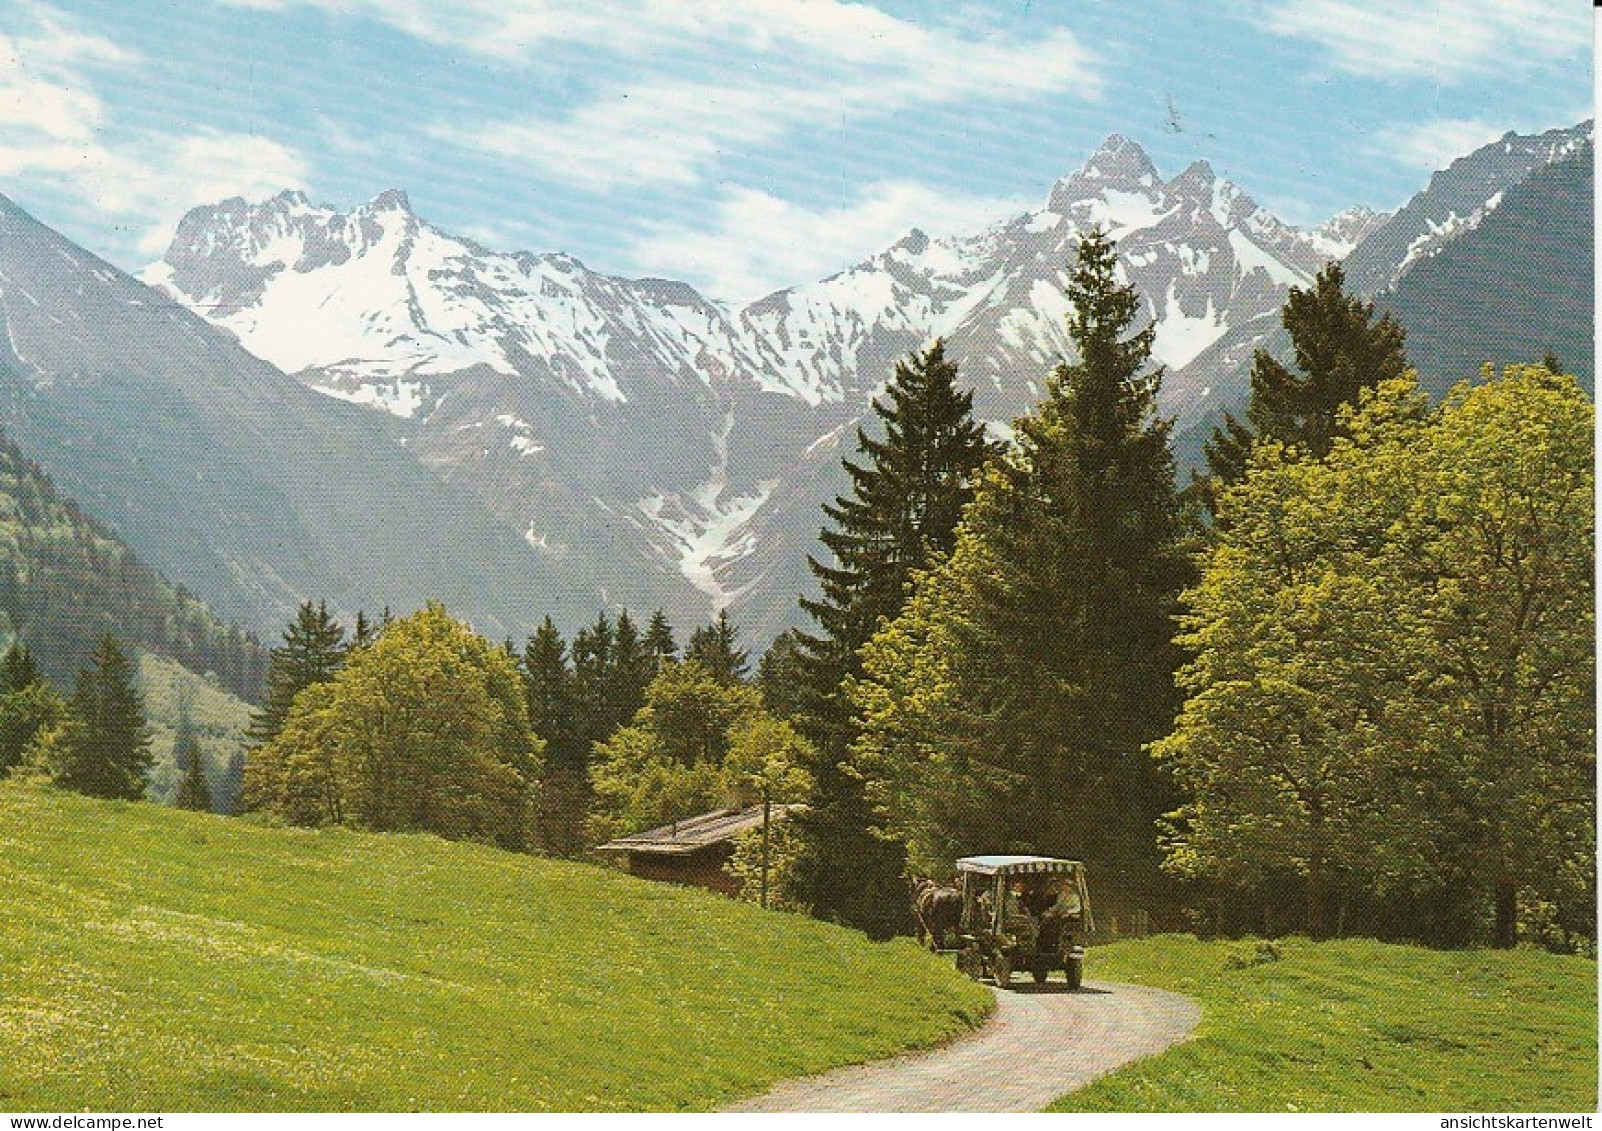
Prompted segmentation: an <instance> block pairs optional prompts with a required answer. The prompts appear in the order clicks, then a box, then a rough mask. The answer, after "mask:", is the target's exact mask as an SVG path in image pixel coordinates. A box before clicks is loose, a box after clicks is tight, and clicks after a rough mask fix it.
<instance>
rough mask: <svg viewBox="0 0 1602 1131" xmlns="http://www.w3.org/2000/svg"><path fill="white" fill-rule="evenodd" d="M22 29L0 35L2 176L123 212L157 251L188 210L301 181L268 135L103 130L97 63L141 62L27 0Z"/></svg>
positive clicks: (302, 173) (300, 172) (302, 171)
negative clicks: (23, 179)
mask: <svg viewBox="0 0 1602 1131" xmlns="http://www.w3.org/2000/svg"><path fill="white" fill-rule="evenodd" d="M24 14H25V15H26V16H27V17H30V23H31V26H29V27H28V30H27V31H25V32H23V33H20V34H13V35H9V36H7V35H0V175H3V176H7V177H17V176H22V175H27V176H29V177H30V178H32V179H33V180H35V181H36V182H38V183H41V184H47V185H49V186H51V188H53V189H54V190H55V191H56V192H59V193H61V194H62V195H63V196H66V197H69V198H72V199H74V200H76V201H78V202H79V203H80V204H82V205H86V206H89V207H91V208H93V209H94V210H95V211H96V212H97V213H100V214H103V215H108V216H115V217H120V218H126V219H127V220H128V221H129V222H131V224H132V225H133V226H134V227H136V228H137V229H138V230H139V232H140V235H139V238H138V248H139V250H140V251H142V252H145V253H147V254H148V253H152V252H155V253H159V252H160V251H162V250H163V249H164V248H165V246H166V241H167V240H168V239H170V238H171V236H172V231H173V227H174V226H175V225H176V223H177V221H178V219H179V218H180V217H181V216H182V215H183V214H184V212H185V211H187V210H188V209H189V208H191V207H193V206H195V205H197V204H202V203H209V202H211V201H215V200H217V199H219V198H221V197H225V196H232V195H264V194H266V193H270V192H277V191H279V190H280V189H283V188H285V187H286V186H287V187H298V186H302V185H304V184H305V181H306V178H307V167H306V163H305V161H304V160H303V159H302V158H301V157H300V156H299V155H298V154H297V153H295V152H294V151H293V150H291V149H289V148H288V147H286V146H283V145H280V144H279V143H277V142H274V141H271V140H269V139H267V138H263V137H257V136H252V135H245V134H234V133H226V132H222V131H216V130H201V131H198V132H196V133H193V134H177V133H155V132H144V133H138V134H128V135H123V136H118V137H117V138H116V139H115V140H114V141H113V140H110V139H109V138H108V129H107V127H108V123H107V121H106V112H105V108H104V106H103V105H102V103H101V101H100V99H99V97H98V96H97V95H96V94H95V91H94V71H95V69H96V68H100V67H122V68H126V67H131V66H135V65H139V64H141V63H142V60H141V59H140V58H139V57H138V56H137V55H136V54H135V53H133V52H131V51H129V50H127V49H125V48H123V47H121V46H120V45H118V44H115V43H112V42H111V41H110V40H107V39H104V38H101V37H98V36H95V35H92V34H90V33H87V32H84V31H82V30H80V29H78V28H77V27H76V26H75V25H74V24H72V23H71V22H70V21H69V20H68V19H67V17H65V16H63V15H61V14H60V13H59V12H57V11H56V10H55V9H53V8H50V7H47V6H44V5H33V6H31V7H30V8H28V9H27V10H26V12H25V13H24Z"/></svg>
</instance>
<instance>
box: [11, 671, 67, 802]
mask: <svg viewBox="0 0 1602 1131" xmlns="http://www.w3.org/2000/svg"><path fill="white" fill-rule="evenodd" d="M65 710H66V705H65V704H64V703H63V702H62V700H61V696H60V695H59V694H58V693H57V692H56V690H55V689H54V688H53V687H51V686H50V685H49V684H48V683H46V682H45V680H44V677H43V676H42V675H41V674H40V672H39V665H38V663H37V662H36V661H35V660H34V658H33V653H32V652H30V651H29V650H28V649H27V648H26V647H24V646H23V645H22V644H21V643H20V642H18V643H13V644H12V645H11V647H10V648H9V649H8V650H7V651H6V654H5V657H4V658H3V659H0V775H4V774H6V773H7V772H9V771H10V770H12V769H13V768H15V767H16V766H18V765H20V764H21V763H22V762H23V761H24V759H25V758H26V757H27V756H28V752H29V750H30V748H31V747H32V746H33V743H34V740H35V739H36V738H38V736H39V735H40V734H41V733H43V732H44V731H45V730H47V729H48V728H50V727H52V726H54V725H55V724H56V723H57V722H59V721H60V719H61V715H62V713H63V712H64V711H65Z"/></svg>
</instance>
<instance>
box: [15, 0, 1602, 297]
mask: <svg viewBox="0 0 1602 1131" xmlns="http://www.w3.org/2000/svg"><path fill="white" fill-rule="evenodd" d="M1591 105H1592V16H1591V13H1590V11H1589V10H1588V9H1587V8H1585V7H1584V6H1583V5H1581V4H1580V3H1578V0H1507V2H1503V3H1492V2H1487V0H1482V2H1481V3H1479V4H1460V3H1445V2H1438V0H1417V2H1413V3H1380V2H1377V0H1290V2H1277V3H1270V2H1256V0H1215V2H1214V3H1211V4H1197V3H1195V2H1194V0H1185V2H1173V3H1169V2H1165V0H1141V2H1140V3H1138V4H1137V3H1131V2H1128V0H1106V2H1099V0H1073V2H1066V0H1064V2H1049V0H992V2H990V3H986V4H966V3H960V2H949V3H939V2H931V3H912V2H901V0H883V2H879V3H875V4H872V5H869V4H846V3H838V2H835V0H738V2H706V3H692V2H689V0H683V2H664V0H630V2H620V0H582V2H581V0H214V2H208V0H190V2H179V0H139V2H137V3H129V2H126V0H55V2H52V3H38V2H34V0H0V192H4V193H5V194H6V195H8V196H10V197H11V198H12V199H14V200H15V201H17V202H18V203H19V204H21V205H22V206H23V207H25V208H27V209H28V210H29V211H31V212H33V213H34V214H35V215H36V216H38V217H39V218H40V219H42V220H44V221H45V222H46V223H49V224H51V225H52V226H54V227H56V228H58V229H60V230H62V231H63V232H65V233H66V234H67V235H69V236H70V237H72V238H73V239H75V240H77V241H78V242H80V243H82V244H84V245H85V246H86V247H88V248H89V249H90V250H92V251H95V252H97V253H99V254H101V255H103V256H105V257H106V258H108V259H110V260H111V261H113V262H114V263H116V264H118V265H119V266H122V267H124V268H129V269H133V268H137V267H140V266H142V265H144V264H145V263H148V262H150V261H152V260H154V259H156V258H159V256H160V254H161V252H162V251H163V250H164V249H165V246H166V243H167V240H168V238H169V237H170V235H171V233H172V231H173V228H174V226H175V224H176V222H177V221H178V219H179V218H180V217H181V216H182V215H183V213H184V212H185V211H186V210H187V209H188V208H190V207H193V206H195V205H197V204H205V203H212V202H215V201H217V200H220V199H223V198H225V197H228V196H234V195H242V196H245V197H246V198H249V199H261V198H264V197H266V196H270V195H272V194H273V193H275V192H277V191H279V190H281V189H284V188H299V189H303V190H304V191H306V192H307V193H308V195H310V196H311V197H312V199H313V200H315V201H317V202H319V203H327V204H331V205H335V206H338V207H340V208H349V207H352V206H355V205H357V204H359V203H361V202H362V201H364V200H367V199H369V198H371V197H373V196H375V195H377V194H378V193H380V192H382V191H384V190H385V189H388V188H402V189H405V190H407V192H408V193H409V194H410V197H411V200H412V204H413V207H414V209H415V210H416V211H417V212H419V213H420V214H421V215H423V216H424V217H426V218H427V219H429V220H430V221H432V222H433V223H434V224H436V225H437V226H439V227H441V228H443V229H445V230H446V231H450V232H455V233H458V234H463V235H469V236H472V237H474V238H476V239H478V240H480V241H481V242H483V243H485V244H487V245H489V246H490V247H493V248H496V249H498V250H529V251H565V252H568V253H571V254H573V255H576V256H577V257H578V258H580V259H582V260H584V261H585V263H586V264H588V265H589V266H590V267H592V268H594V269H596V270H601V271H606V272H611V273H616V274H627V275H645V274H651V275H662V276H666V277H671V278H679V279H685V280H688V281H690V282H692V283H694V284H696V285H697V286H699V287H701V288H702V289H703V290H705V291H706V292H707V293H709V294H711V295H714V296H716V297H719V298H724V299H730V300H740V299H747V298H752V297H756V296H758V295H760V294H762V293H765V292H766V291H768V290H771V289H774V288H777V287H780V286H785V285H789V284H792V283H800V282H806V281H809V280H812V279H815V278H819V277H821V276H823V275H825V274H828V273H829V272H831V271H833V270H836V269H838V268H840V267H843V266H845V265H848V264H850V263H852V262H855V261H856V260H858V259H861V258H863V257H864V256H866V255H869V254H872V253H873V252H875V251H877V250H879V249H881V248H882V247H884V246H885V245H887V244H888V243H890V242H892V241H893V240H895V239H896V238H897V237H898V236H899V235H901V234H902V233H903V232H905V231H906V229H907V228H909V227H911V226H913V225H914V224H916V225H919V226H921V227H923V228H925V229H926V230H928V231H930V232H931V233H933V234H942V233H965V232H971V231H976V230H978V229H980V228H982V227H983V226H985V225H986V224H987V223H988V222H990V221H992V220H995V219H999V218H1001V217H1003V216H1005V215H1008V214H1010V213H1012V212H1015V211H1018V210H1021V209H1024V208H1031V207H1039V206H1040V205H1041V204H1042V203H1043V202H1044V200H1045V197H1046V194H1047V192H1048V191H1049V189H1050V186H1051V184H1052V182H1054V181H1055V180H1056V179H1057V178H1059V177H1061V176H1063V175H1065V174H1067V173H1069V172H1071V171H1073V170H1074V169H1076V168H1077V167H1078V166H1079V165H1080V164H1081V163H1082V162H1083V161H1084V159H1085V158H1086V157H1087V156H1088V155H1089V154H1090V153H1091V152H1092V151H1093V150H1094V148H1095V147H1096V145H1097V144H1099V143H1100V141H1101V140H1102V139H1103V138H1104V137H1105V136H1106V135H1107V134H1109V133H1113V132H1118V133H1123V134H1125V135H1127V136H1129V137H1132V138H1134V139H1135V140H1136V141H1138V142H1139V143H1140V144H1141V145H1142V146H1144V147H1145V148H1146V149H1147V150H1148V152H1150V153H1151V155H1152V157H1153V159H1154V160H1155V161H1156V163H1157V166H1158V168H1159V169H1160V170H1161V171H1162V172H1163V173H1164V174H1165V175H1173V174H1175V173H1178V172H1179V171H1180V170H1181V169H1182V168H1184V166H1185V165H1187V164H1189V163H1190V162H1191V161H1193V160H1195V159H1196V158H1202V157H1204V158H1207V159H1208V160H1209V161H1211V163H1212V164H1213V166H1214V168H1215V169H1216V170H1217V171H1218V172H1219V173H1220V174H1222V175H1224V176H1227V177H1229V178H1230V179H1231V180H1233V181H1235V182H1236V183H1237V184H1239V185H1240V186H1241V187H1242V188H1244V189H1246V190H1247V191H1248V192H1249V193H1251V194H1252V195H1253V197H1254V198H1256V199H1257V201H1258V202H1259V203H1260V204H1262V205H1264V206H1266V207H1268V208H1269V209H1270V210H1271V211H1274V212H1275V213H1277V214H1278V215H1280V216H1281V217H1282V218H1284V219H1286V220H1288V221H1291V222H1293V223H1304V224H1306V223H1316V222H1317V221H1319V220H1322V219H1324V218H1326V217H1328V216H1329V215H1331V214H1333V213H1334V212H1337V211H1339V210H1340V209H1342V208H1346V207H1349V206H1351V205H1355V204H1365V205H1368V206H1370V207H1374V208H1394V207H1395V206H1397V205H1398V204H1400V203H1402V202H1403V201H1405V200H1406V199H1407V197H1409V196H1410V195H1411V194H1412V193H1413V192H1415V191H1417V190H1418V189H1419V188H1420V187H1422V185H1423V184H1424V182H1425V180H1426V179H1427V177H1428V174H1429V173H1430V171H1432V170H1433V169H1435V168H1437V167H1439V166H1440V165H1442V164H1444V163H1445V162H1446V161H1448V160H1449V159H1450V158H1451V157H1453V156H1457V155H1460V154H1461V153H1464V152H1467V151H1468V150H1469V149H1472V148H1474V147H1475V146H1477V145H1479V144H1481V143H1483V142H1485V141H1488V140H1491V139H1492V138H1494V137H1497V136H1499V135H1500V134H1501V133H1503V132H1505V131H1507V130H1509V129H1513V130H1518V131H1521V132H1528V131H1536V130H1541V129H1547V128H1552V127H1555V126H1566V125H1572V124H1574V123H1575V122H1577V121H1580V120H1581V119H1583V118H1586V117H1589V116H1590V115H1591Z"/></svg>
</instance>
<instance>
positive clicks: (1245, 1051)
mask: <svg viewBox="0 0 1602 1131" xmlns="http://www.w3.org/2000/svg"><path fill="white" fill-rule="evenodd" d="M1275 954H1277V955H1278V957H1277V958H1274V957H1272V956H1273V955H1275ZM1098 977H1099V978H1106V979H1109V980H1116V981H1128V982H1138V983H1141V984H1144V985H1149V986H1158V987H1161V988H1164V989H1169V990H1175V991H1177V992H1179V993H1183V994H1188V995H1189V996H1191V997H1193V998H1195V999H1196V1000H1197V1001H1198V1002H1200V1003H1201V1008H1202V1020H1201V1024H1200V1026H1199V1027H1198V1028H1197V1030H1196V1034H1195V1036H1194V1037H1193V1039H1192V1040H1190V1041H1189V1042H1187V1043H1185V1044H1183V1045H1179V1046H1177V1047H1175V1048H1173V1049H1170V1050H1169V1051H1168V1052H1166V1053H1163V1054H1162V1055H1160V1056H1156V1057H1153V1058H1151V1059H1148V1060H1144V1061H1140V1062H1137V1063H1135V1064H1132V1065H1130V1066H1128V1067H1127V1068H1124V1069H1122V1070H1120V1071H1118V1072H1115V1073H1113V1074H1111V1075H1109V1076H1105V1077H1103V1078H1102V1079H1101V1080H1099V1081H1097V1082H1096V1083H1094V1084H1092V1085H1090V1086H1089V1087H1087V1088H1083V1089H1080V1090H1079V1091H1077V1092H1074V1093H1072V1094H1070V1095H1067V1096H1064V1097H1062V1098H1061V1099H1059V1100H1058V1101H1057V1102H1056V1103H1055V1104H1053V1105H1052V1107H1051V1109H1050V1110H1052V1111H1264V1112H1268V1111H1314V1112H1348V1111H1473V1112H1484V1111H1492V1112H1494V1111H1558V1112H1563V1111H1595V1110H1596V1107H1597V967H1596V962H1595V961H1593V960H1590V959H1583V958H1574V957H1568V956H1563V955H1555V954H1548V953H1545V952H1543V951H1536V950H1516V951H1489V950H1476V951H1435V950H1424V949H1421V948H1417V947H1406V946H1392V945H1387V944H1384V943H1376V942H1369V941H1361V940H1344V941H1340V942H1327V943H1313V942H1309V941H1307V940H1305V939H1289V940H1283V941H1280V942H1277V943H1274V944H1272V945H1270V944H1266V943H1255V942H1200V941H1198V940H1196V939H1194V938H1191V937H1189V936H1179V935H1164V936H1159V937H1156V938H1150V939H1143V940H1139V941H1131V942H1120V943H1114V944H1112V945H1109V946H1104V947H1097V948H1093V949H1092V950H1091V952H1090V959H1089V964H1088V966H1087V970H1086V979H1087V980H1088V981H1092V982H1094V980H1095V979H1096V978H1098Z"/></svg>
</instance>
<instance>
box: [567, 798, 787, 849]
mask: <svg viewBox="0 0 1602 1131" xmlns="http://www.w3.org/2000/svg"><path fill="white" fill-rule="evenodd" d="M799 808H801V806H799V805H775V806H773V807H772V815H773V819H775V820H778V819H779V818H781V817H783V816H784V815H785V814H786V813H788V812H790V811H791V810H792V809H799ZM761 824H762V806H760V805H748V806H746V807H745V808H744V809H714V810H713V811H712V812H710V813H701V814H698V815H696V816H694V817H686V818H685V819H684V820H682V821H674V822H673V823H672V824H670V825H662V826H661V827H660V828H655V829H647V830H645V831H644V832H641V833H631V834H630V835H628V836H621V837H618V838H617V839H616V840H609V841H607V842H606V843H605V844H602V845H599V846H597V847H596V851H597V852H643V853H649V854H652V855H658V856H687V855H689V854H690V853H692V852H699V851H701V850H702V849H703V848H710V847H711V846H713V845H715V844H722V843H724V842H725V841H729V840H733V839H734V838H735V837H737V836H739V835H740V834H741V833H743V832H745V831H746V830H747V829H754V828H759V827H760V826H761Z"/></svg>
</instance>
